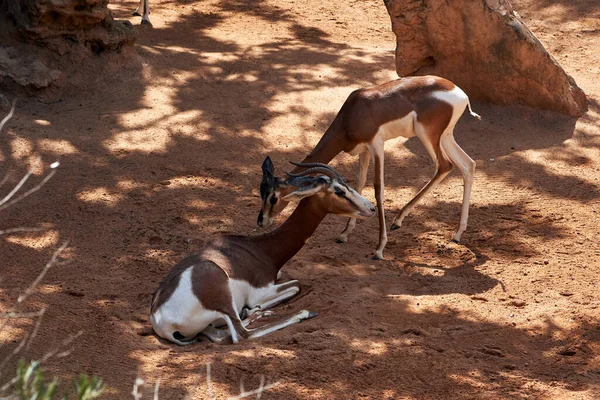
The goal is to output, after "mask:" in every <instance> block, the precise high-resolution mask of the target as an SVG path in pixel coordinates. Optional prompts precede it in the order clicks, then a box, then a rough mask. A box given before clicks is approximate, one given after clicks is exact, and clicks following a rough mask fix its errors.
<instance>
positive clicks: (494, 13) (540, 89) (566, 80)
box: [385, 0, 587, 117]
mask: <svg viewBox="0 0 600 400" xmlns="http://www.w3.org/2000/svg"><path fill="white" fill-rule="evenodd" d="M385 5H386V7H387V10H388V13H389V15H390V18H391V21H392V30H393V31H394V33H395V35H396V43H397V46H396V71H397V72H398V75H400V76H406V75H427V74H433V75H439V76H443V77H445V78H448V79H450V80H451V81H453V82H454V83H456V84H457V85H458V86H460V87H461V88H462V89H463V90H464V91H465V92H466V93H467V94H468V95H469V96H470V97H471V98H472V99H478V100H483V101H489V102H492V103H499V104H523V105H528V106H531V107H535V108H540V109H547V110H553V111H558V112H561V113H565V114H569V115H571V116H574V117H579V116H581V115H582V114H583V112H585V111H586V110H587V99H586V96H585V94H584V93H583V91H582V90H581V89H580V88H579V87H578V86H577V84H576V83H575V81H574V80H573V78H572V77H571V76H570V75H568V74H567V73H566V72H565V71H564V70H563V69H562V67H561V66H560V65H559V64H558V62H557V61H556V60H555V59H554V58H553V57H552V56H551V55H550V54H549V53H548V52H547V51H546V49H545V48H544V46H543V45H542V44H541V43H540V41H539V40H538V39H537V38H536V37H535V35H534V34H533V33H532V32H531V31H530V30H529V28H528V27H527V26H526V25H525V23H524V22H523V21H522V20H521V18H520V17H519V15H518V14H517V12H515V11H514V10H513V9H512V6H511V4H510V1H509V0H453V1H446V0H385Z"/></svg>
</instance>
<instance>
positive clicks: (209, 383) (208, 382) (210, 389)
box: [206, 363, 216, 400]
mask: <svg viewBox="0 0 600 400" xmlns="http://www.w3.org/2000/svg"><path fill="white" fill-rule="evenodd" d="M206 386H207V390H208V398H209V399H210V400H214V399H216V397H215V393H214V391H213V386H212V380H211V377H210V363H207V364H206Z"/></svg>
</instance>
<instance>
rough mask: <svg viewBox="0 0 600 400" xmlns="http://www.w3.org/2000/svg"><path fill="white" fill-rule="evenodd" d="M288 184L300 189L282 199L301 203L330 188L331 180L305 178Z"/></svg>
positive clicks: (291, 180)
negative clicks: (304, 199) (306, 198)
mask: <svg viewBox="0 0 600 400" xmlns="http://www.w3.org/2000/svg"><path fill="white" fill-rule="evenodd" d="M287 183H288V184H289V185H290V186H294V187H297V188H298V189H296V190H295V191H293V192H292V193H289V194H287V195H285V196H283V197H282V198H281V199H282V200H285V201H300V200H302V199H303V198H305V197H309V196H312V195H314V194H316V193H319V192H320V191H322V190H323V189H325V188H327V187H329V185H330V183H331V179H329V177H327V176H303V177H301V178H294V179H290V180H288V181H287Z"/></svg>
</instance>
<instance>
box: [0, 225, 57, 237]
mask: <svg viewBox="0 0 600 400" xmlns="http://www.w3.org/2000/svg"><path fill="white" fill-rule="evenodd" d="M46 230H47V229H46V228H25V227H23V228H10V229H5V230H3V231H0V236H3V235H12V234H13V233H19V232H43V231H46Z"/></svg>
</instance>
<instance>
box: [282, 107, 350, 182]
mask: <svg viewBox="0 0 600 400" xmlns="http://www.w3.org/2000/svg"><path fill="white" fill-rule="evenodd" d="M346 146H347V143H346V140H345V134H344V131H343V129H342V124H341V118H340V116H339V114H338V116H337V117H336V118H335V119H334V120H333V122H332V123H331V125H330V126H329V128H327V131H325V134H324V135H323V137H321V140H319V143H317V145H316V146H315V147H314V149H312V151H311V152H310V154H309V155H307V156H306V158H304V160H302V163H323V164H329V161H331V160H333V158H334V157H335V156H337V155H338V154H340V153H341V152H342V151H345V150H346V149H345V147H346ZM305 169H306V167H301V166H297V167H296V168H294V169H293V170H292V173H298V172H301V171H303V170H305Z"/></svg>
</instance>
